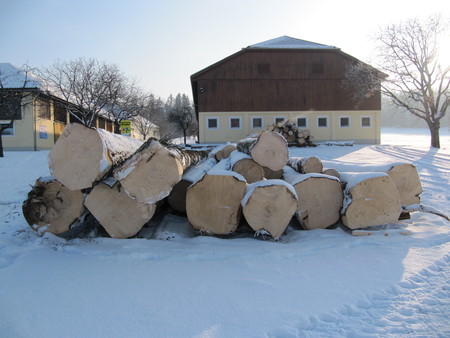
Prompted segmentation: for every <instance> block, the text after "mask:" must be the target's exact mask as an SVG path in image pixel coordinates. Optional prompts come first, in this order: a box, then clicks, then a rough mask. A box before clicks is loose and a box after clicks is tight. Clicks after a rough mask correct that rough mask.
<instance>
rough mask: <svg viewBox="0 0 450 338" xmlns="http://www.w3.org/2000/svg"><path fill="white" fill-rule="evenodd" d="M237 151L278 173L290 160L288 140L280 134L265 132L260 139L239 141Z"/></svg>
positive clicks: (260, 135)
mask: <svg viewBox="0 0 450 338" xmlns="http://www.w3.org/2000/svg"><path fill="white" fill-rule="evenodd" d="M237 149H238V150H239V151H241V152H243V153H246V154H247V155H250V156H251V157H252V158H253V160H254V161H255V162H257V163H258V164H260V165H261V166H263V167H267V168H269V169H271V170H274V171H277V170H280V169H282V168H283V167H284V166H285V165H286V162H287V160H288V158H289V148H288V145H287V143H286V140H285V139H284V138H283V137H282V136H281V135H280V134H278V133H274V132H270V131H264V132H262V133H261V134H259V136H258V138H247V139H244V140H241V141H239V143H238V144H237Z"/></svg>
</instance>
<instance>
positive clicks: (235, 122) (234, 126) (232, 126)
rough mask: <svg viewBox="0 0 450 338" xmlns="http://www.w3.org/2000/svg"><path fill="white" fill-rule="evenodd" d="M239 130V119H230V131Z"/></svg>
mask: <svg viewBox="0 0 450 338" xmlns="http://www.w3.org/2000/svg"><path fill="white" fill-rule="evenodd" d="M240 128H241V118H240V117H230V129H240Z"/></svg>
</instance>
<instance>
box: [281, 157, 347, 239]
mask: <svg viewBox="0 0 450 338" xmlns="http://www.w3.org/2000/svg"><path fill="white" fill-rule="evenodd" d="M283 179H284V180H285V181H286V182H288V183H290V184H291V185H292V186H293V187H294V189H295V191H296V193H297V196H298V201H297V213H296V216H297V218H298V220H299V221H300V223H301V224H302V226H303V227H304V228H305V229H307V230H312V229H326V228H328V227H330V226H331V225H333V224H335V223H336V222H337V221H338V220H339V217H340V215H339V211H340V209H341V206H342V201H343V192H342V187H341V183H340V181H339V179H338V178H336V177H334V176H328V175H323V174H317V173H311V174H299V173H297V172H296V171H295V170H294V169H292V168H290V167H287V166H286V167H285V168H284V175H283Z"/></svg>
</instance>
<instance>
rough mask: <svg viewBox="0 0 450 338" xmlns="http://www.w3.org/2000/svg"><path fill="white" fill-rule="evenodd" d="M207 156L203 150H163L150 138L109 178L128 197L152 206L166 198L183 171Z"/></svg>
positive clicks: (164, 148)
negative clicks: (118, 183) (112, 178)
mask: <svg viewBox="0 0 450 338" xmlns="http://www.w3.org/2000/svg"><path fill="white" fill-rule="evenodd" d="M207 157H208V152H206V151H196V150H180V149H177V148H166V147H164V146H162V145H161V144H160V143H159V142H158V141H156V140H154V139H150V140H148V141H146V142H145V143H144V144H143V145H142V146H141V147H140V148H139V149H138V150H137V151H136V152H135V153H134V154H133V155H132V156H131V157H130V158H128V159H127V160H125V161H124V162H123V163H121V164H120V165H119V166H118V167H116V168H115V169H114V171H113V175H114V178H115V179H116V180H118V181H120V183H121V185H122V187H123V189H124V190H125V191H126V193H127V194H128V195H129V196H130V197H132V198H135V199H137V200H138V201H139V202H141V203H148V204H153V203H156V202H158V201H160V200H162V199H163V198H165V197H167V196H168V195H169V193H170V191H171V190H172V188H173V186H174V185H175V184H177V183H178V182H179V181H180V180H181V177H182V175H183V172H184V170H185V169H187V168H189V167H191V166H193V165H195V164H196V163H198V162H200V161H202V160H203V159H205V158H207Z"/></svg>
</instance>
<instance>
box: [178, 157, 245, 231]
mask: <svg viewBox="0 0 450 338" xmlns="http://www.w3.org/2000/svg"><path fill="white" fill-rule="evenodd" d="M221 165H222V164H221V163H218V164H217V165H216V166H219V167H220V166H221ZM214 168H216V167H214ZM214 168H212V169H211V170H210V171H208V173H207V174H206V175H204V176H203V177H202V178H201V179H200V180H199V181H197V182H195V183H193V184H192V185H191V186H190V187H189V188H188V190H187V194H186V214H187V217H188V220H189V222H190V223H191V224H192V226H193V228H194V229H197V230H199V231H201V232H205V233H209V234H214V235H228V234H230V233H233V232H234V231H235V230H236V228H237V226H238V225H239V221H240V217H241V201H242V198H243V197H244V193H245V188H246V186H247V183H246V182H245V179H244V178H243V177H242V176H241V175H239V174H238V173H235V172H233V171H227V170H217V169H216V170H215V169H214Z"/></svg>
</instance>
